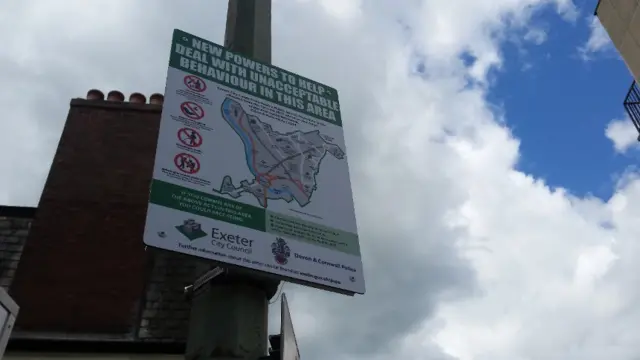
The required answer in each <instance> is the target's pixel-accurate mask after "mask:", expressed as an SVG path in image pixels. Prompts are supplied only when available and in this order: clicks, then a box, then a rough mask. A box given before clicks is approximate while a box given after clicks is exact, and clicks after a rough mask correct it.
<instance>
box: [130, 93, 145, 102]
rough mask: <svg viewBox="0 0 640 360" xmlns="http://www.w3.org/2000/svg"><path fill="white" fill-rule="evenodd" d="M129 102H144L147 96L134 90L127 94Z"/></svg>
mask: <svg viewBox="0 0 640 360" xmlns="http://www.w3.org/2000/svg"><path fill="white" fill-rule="evenodd" d="M129 102H131V103H135V104H146V103H147V98H146V97H145V96H144V95H142V94H140V93H137V92H136V93H133V94H131V95H129Z"/></svg>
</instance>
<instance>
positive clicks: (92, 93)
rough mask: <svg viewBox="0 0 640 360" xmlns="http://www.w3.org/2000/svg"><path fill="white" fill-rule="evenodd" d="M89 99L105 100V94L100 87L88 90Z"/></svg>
mask: <svg viewBox="0 0 640 360" xmlns="http://www.w3.org/2000/svg"><path fill="white" fill-rule="evenodd" d="M87 100H104V94H103V93H102V91H100V90H98V89H91V90H89V91H87Z"/></svg>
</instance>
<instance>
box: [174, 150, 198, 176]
mask: <svg viewBox="0 0 640 360" xmlns="http://www.w3.org/2000/svg"><path fill="white" fill-rule="evenodd" d="M173 163H174V164H175V165H176V167H177V168H178V170H180V171H182V172H183V173H186V174H192V175H193V174H195V173H197V172H198V171H200V161H198V159H196V158H195V157H194V156H193V155H189V154H185V153H181V154H178V155H176V156H175V157H174V158H173Z"/></svg>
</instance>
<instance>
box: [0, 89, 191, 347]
mask: <svg viewBox="0 0 640 360" xmlns="http://www.w3.org/2000/svg"><path fill="white" fill-rule="evenodd" d="M160 110H161V107H160V106H159V105H150V104H137V103H128V102H121V101H103V100H83V99H74V100H72V101H71V109H70V111H69V116H68V118H67V122H66V124H65V128H64V131H63V134H62V136H61V139H60V143H59V146H58V149H57V152H56V154H55V158H54V160H53V164H52V168H51V170H50V173H49V176H48V178H47V181H46V184H45V188H44V191H43V193H42V197H41V199H40V203H39V206H38V212H37V215H36V218H35V221H34V222H33V224H32V226H31V231H30V233H29V236H28V238H27V241H26V244H25V245H24V249H23V251H22V257H21V259H20V263H19V266H18V269H17V271H16V274H15V279H14V281H13V283H12V284H11V288H10V293H11V295H12V296H13V297H14V299H15V300H16V301H17V302H18V303H19V304H20V306H21V312H20V316H19V318H18V322H17V324H16V330H17V332H18V333H20V334H30V333H47V334H58V333H65V334H69V333H71V334H85V335H86V334H103V335H109V336H112V335H114V334H119V335H121V336H124V337H129V338H133V339H136V338H138V337H140V338H144V339H155V338H165V339H169V340H177V341H181V340H183V339H184V337H185V335H186V319H187V315H188V311H187V309H188V304H187V303H186V301H185V300H184V298H183V297H182V290H183V288H184V286H185V285H186V284H188V283H189V282H191V281H193V279H194V278H195V276H196V271H197V270H196V268H195V265H194V264H193V262H192V261H191V260H190V259H186V258H184V257H181V256H178V255H173V254H165V253H159V254H158V255H157V254H156V253H155V252H151V251H145V249H144V245H143V243H142V231H143V227H144V220H145V213H146V206H147V197H148V192H149V183H150V179H151V174H152V167H153V159H154V155H155V145H156V138H157V132H158V125H159V117H160V116H159V115H160ZM169 320H170V321H169Z"/></svg>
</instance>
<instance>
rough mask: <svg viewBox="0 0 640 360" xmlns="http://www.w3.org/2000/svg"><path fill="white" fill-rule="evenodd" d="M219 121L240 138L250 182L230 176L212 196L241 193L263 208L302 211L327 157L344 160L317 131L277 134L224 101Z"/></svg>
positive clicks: (337, 149)
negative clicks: (270, 204)
mask: <svg viewBox="0 0 640 360" xmlns="http://www.w3.org/2000/svg"><path fill="white" fill-rule="evenodd" d="M221 110H222V117H223V118H224V120H225V121H226V122H227V124H228V125H229V126H231V128H232V129H233V130H234V131H235V133H236V134H237V135H238V136H239V137H240V139H241V140H242V143H243V145H244V151H245V155H246V161H247V166H248V168H249V171H250V172H251V173H252V174H253V176H254V178H253V179H250V180H249V179H245V180H242V181H241V182H240V185H239V186H235V185H234V184H233V179H232V178H231V177H230V176H228V175H227V176H225V177H224V178H223V179H222V184H221V185H220V189H219V190H216V189H214V191H215V192H217V193H220V194H226V195H228V196H231V197H232V198H234V199H237V198H238V197H240V196H241V195H242V194H243V193H249V194H251V195H253V196H254V197H255V198H256V199H257V200H258V203H259V204H260V205H261V206H262V207H264V208H266V207H267V201H268V200H284V201H286V202H288V203H289V202H292V201H294V200H295V201H296V202H297V203H298V204H299V205H300V206H301V207H304V206H306V205H308V204H309V203H310V202H311V196H312V195H313V192H314V191H315V190H316V189H317V184H316V176H317V175H318V173H319V172H320V163H321V162H322V160H323V159H324V157H325V156H326V155H327V154H331V155H332V156H333V157H335V158H336V159H340V160H342V159H344V156H345V153H344V151H343V150H342V149H341V148H340V147H339V146H338V145H335V144H333V143H331V142H330V141H329V140H327V138H326V137H325V136H323V135H322V134H320V132H319V131H318V130H314V131H309V132H302V131H294V132H288V133H280V132H277V131H274V130H273V129H272V127H271V125H269V124H267V123H265V122H262V121H260V119H259V118H258V117H256V116H254V115H250V114H247V112H245V110H244V109H243V108H242V106H241V105H240V103H238V102H237V101H235V100H232V99H229V98H226V99H225V100H224V101H223V103H222V109H221Z"/></svg>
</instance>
